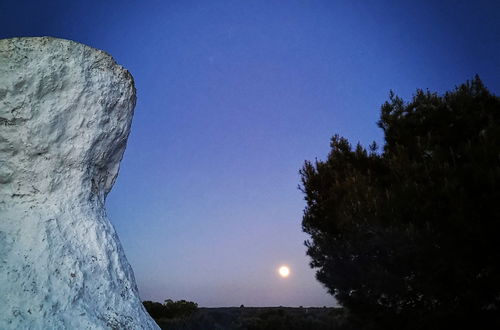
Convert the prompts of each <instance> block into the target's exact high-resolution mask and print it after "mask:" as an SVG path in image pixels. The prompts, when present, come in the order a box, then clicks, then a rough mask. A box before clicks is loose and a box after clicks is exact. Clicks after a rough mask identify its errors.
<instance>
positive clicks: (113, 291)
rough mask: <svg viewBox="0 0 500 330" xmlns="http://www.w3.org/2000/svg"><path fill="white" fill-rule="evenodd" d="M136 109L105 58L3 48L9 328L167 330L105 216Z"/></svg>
mask: <svg viewBox="0 0 500 330" xmlns="http://www.w3.org/2000/svg"><path fill="white" fill-rule="evenodd" d="M135 100H136V96H135V88H134V84H133V80H132V76H131V75H130V73H129V72H128V71H127V70H125V69H124V68H123V67H121V66H119V65H118V64H116V63H115V61H114V60H113V58H112V57H111V56H109V55H108V54H106V53H104V52H102V51H100V50H97V49H93V48H90V47H88V46H85V45H82V44H78V43H76V42H73V41H68V40H61V39H54V38H47V37H43V38H15V39H5V40H0V329H158V327H157V325H156V324H155V323H154V321H153V320H152V319H151V318H150V317H149V315H148V314H147V313H146V311H145V310H144V308H143V306H142V304H141V301H140V299H139V295H138V292H137V287H136V284H135V280H134V275H133V273H132V269H131V267H130V265H129V263H128V262H127V260H126V258H125V255H124V253H123V249H122V247H121V245H120V242H119V240H118V237H117V235H116V232H115V230H114V228H113V226H112V225H111V223H110V222H109V220H108V218H107V217H106V212H105V209H104V200H105V198H106V195H107V193H108V192H109V191H110V189H111V187H112V186H113V183H114V181H115V179H116V176H117V174H118V168H119V164H120V160H121V158H122V155H123V152H124V150H125V146H126V142H127V137H128V134H129V130H130V123H131V119H132V115H133V110H134V106H135Z"/></svg>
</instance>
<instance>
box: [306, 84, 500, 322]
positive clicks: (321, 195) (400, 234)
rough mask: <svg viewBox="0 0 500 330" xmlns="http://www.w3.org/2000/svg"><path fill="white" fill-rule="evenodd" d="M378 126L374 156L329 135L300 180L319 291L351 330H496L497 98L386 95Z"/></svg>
mask: <svg viewBox="0 0 500 330" xmlns="http://www.w3.org/2000/svg"><path fill="white" fill-rule="evenodd" d="M378 124H379V126H380V127H381V128H382V129H383V131H384V134H385V145H384V147H383V150H381V151H377V146H376V145H375V144H373V145H372V146H370V148H369V149H368V150H366V149H365V148H363V147H362V146H360V145H359V144H358V145H357V146H356V147H355V148H352V147H351V145H350V143H349V142H348V141H347V140H346V139H344V138H342V137H339V136H337V135H336V136H334V137H333V138H332V141H331V151H330V154H329V155H328V158H327V160H325V161H316V162H314V163H312V162H306V163H305V165H304V167H303V168H302V169H301V171H300V173H301V177H302V186H301V190H302V191H303V192H304V194H305V199H306V202H307V206H306V208H305V210H304V217H303V222H302V226H303V230H304V231H305V232H306V233H308V234H309V235H310V236H311V239H310V240H309V241H307V242H306V246H307V248H308V252H307V253H308V255H309V256H310V257H311V260H312V261H311V266H312V267H313V268H317V278H318V280H319V281H320V282H321V283H323V284H324V285H325V286H326V288H327V289H328V291H329V292H330V293H331V294H333V295H334V296H335V297H336V298H337V300H338V301H339V303H341V304H342V305H343V306H344V307H346V309H347V310H349V311H350V315H351V318H352V320H351V321H352V322H353V324H356V325H355V326H354V328H363V327H364V328H373V329H376V328H384V329H424V328H425V329H444V328H448V327H450V326H454V325H461V326H464V325H467V324H469V326H472V325H474V327H475V328H477V327H478V326H479V328H481V327H494V325H496V326H500V323H499V319H500V318H499V315H500V311H499V308H500V248H498V243H497V241H498V236H499V234H500V98H498V97H496V96H494V95H492V94H490V93H489V92H488V90H487V89H486V88H485V87H484V85H483V84H482V82H481V80H480V79H479V77H476V78H475V79H474V80H473V81H472V82H468V83H466V84H463V85H461V86H459V87H458V88H456V89H455V90H454V91H453V92H448V93H446V94H445V95H443V96H438V95H437V94H436V93H430V92H428V91H427V92H424V91H422V90H418V91H417V93H416V95H415V96H414V97H413V100H412V101H411V102H409V103H405V102H403V100H402V99H400V98H399V97H397V96H395V95H394V94H393V93H391V94H390V100H389V102H386V103H385V104H384V105H383V106H382V112H381V119H380V121H379V123H378ZM356 322H357V323H356ZM469 322H470V323H469Z"/></svg>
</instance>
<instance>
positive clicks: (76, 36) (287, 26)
mask: <svg viewBox="0 0 500 330" xmlns="http://www.w3.org/2000/svg"><path fill="white" fill-rule="evenodd" d="M45 35H49V36H54V37H59V38H65V39H71V40H75V41H78V42H81V43H84V44H87V45H90V46H93V47H96V48H99V49H102V50H105V51H107V52H108V53H110V54H111V55H112V56H113V57H114V58H115V59H116V60H117V62H118V63H119V64H121V65H123V66H125V67H126V68H127V69H129V70H130V72H131V73H132V75H133V76H134V78H135V82H136V87H137V91H138V103H137V107H136V113H135V117H134V121H133V126H132V132H131V135H130V137H129V142H128V147H127V150H126V152H125V156H124V159H123V162H122V166H121V170H120V175H119V177H118V180H117V182H116V185H115V187H114V189H113V191H112V192H111V194H110V195H109V197H108V200H107V209H108V214H109V216H110V218H111V221H112V223H113V224H114V225H115V228H116V230H117V231H118V234H119V237H120V240H121V242H122V244H123V246H124V249H125V252H126V255H127V257H128V260H129V261H130V263H131V264H132V267H133V269H134V272H135V276H136V280H137V283H138V286H139V291H140V294H141V297H142V298H143V299H148V300H157V301H163V300H164V299H167V298H171V299H188V300H192V301H195V302H197V303H198V304H199V305H200V306H207V307H209V306H239V305H240V304H244V305H245V306H277V305H282V306H299V305H303V306H323V305H327V306H333V305H334V304H335V301H334V299H333V298H332V297H331V296H329V295H327V294H326V290H325V289H324V288H322V286H321V285H320V284H319V283H318V282H317V281H316V280H315V278H314V271H313V270H311V269H310V268H309V266H308V262H309V260H308V258H307V256H306V255H305V250H306V249H305V247H304V244H303V242H304V240H305V239H307V236H306V235H305V234H303V233H302V232H301V217H302V209H303V208H304V206H305V202H304V201H303V197H302V195H301V193H300V192H299V190H298V189H297V185H298V183H299V175H298V170H299V169H300V167H301V166H302V164H303V162H304V160H306V159H308V160H313V159H314V158H315V157H317V158H323V159H324V158H325V156H326V154H327V152H328V150H329V139H330V137H331V136H332V135H333V134H335V133H339V134H341V135H343V136H345V137H347V138H349V139H350V140H351V141H352V142H354V143H356V142H357V141H360V142H361V143H362V144H365V145H367V144H368V143H370V142H371V141H372V140H376V141H378V142H381V140H382V134H381V130H380V129H378V128H377V126H376V124H375V122H376V121H377V119H378V115H379V108H380V105H381V104H382V103H383V102H384V101H385V100H387V98H388V93H389V90H390V89H393V90H394V91H395V92H396V94H398V95H400V96H402V97H403V98H405V99H408V98H409V97H410V96H411V95H412V93H413V92H414V91H415V89H416V88H424V89H426V88H429V89H430V90H433V91H439V92H444V91H446V90H449V89H451V88H453V87H454V86H456V85H458V84H460V83H462V82H465V80H467V79H471V78H472V77H473V76H474V74H476V73H478V74H479V75H480V77H481V78H482V79H483V81H484V83H485V84H486V86H487V87H488V88H489V89H490V90H491V91H492V92H494V93H495V94H497V95H498V94H500V2H499V1H495V0H492V1H461V0H456V1H434V0H433V1H383V0H380V1H333V0H330V1H328V0H325V1H314V0H311V1H306V0H302V1H283V0H281V1H278V0H276V1H274V0H262V1H257V0H255V1H252V0H247V1H242V0H241V1H235V0H234V1H231V0H227V1H219V0H205V1H187V0H182V1H180V0H179V1H159V0H158V1H67V0H66V1H22V0H2V1H1V2H0V38H9V37H16V36H45ZM0 79H1V77H0ZM281 264H287V265H289V266H290V268H291V275H290V277H289V278H287V279H282V278H279V276H278V273H277V268H278V266H280V265H281Z"/></svg>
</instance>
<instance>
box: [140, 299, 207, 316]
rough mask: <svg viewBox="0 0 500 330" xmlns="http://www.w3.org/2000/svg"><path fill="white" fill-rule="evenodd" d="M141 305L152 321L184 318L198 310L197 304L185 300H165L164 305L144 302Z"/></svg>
mask: <svg viewBox="0 0 500 330" xmlns="http://www.w3.org/2000/svg"><path fill="white" fill-rule="evenodd" d="M143 305H144V307H145V308H146V310H147V311H148V313H149V315H151V317H152V318H154V319H161V318H167V319H172V318H186V317H188V316H190V315H191V314H193V313H194V312H196V310H197V309H198V304H197V303H194V302H192V301H186V300H179V301H173V300H171V299H167V300H165V303H164V304H160V303H159V302H153V301H144V302H143Z"/></svg>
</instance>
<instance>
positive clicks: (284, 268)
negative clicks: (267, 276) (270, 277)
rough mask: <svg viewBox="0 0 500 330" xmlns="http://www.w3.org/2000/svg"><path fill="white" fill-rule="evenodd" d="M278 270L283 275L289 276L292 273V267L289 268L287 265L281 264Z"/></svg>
mask: <svg viewBox="0 0 500 330" xmlns="http://www.w3.org/2000/svg"><path fill="white" fill-rule="evenodd" d="M278 272H279V273H280V276H281V277H288V275H290V268H288V267H287V266H281V267H280V269H279V270H278Z"/></svg>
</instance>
